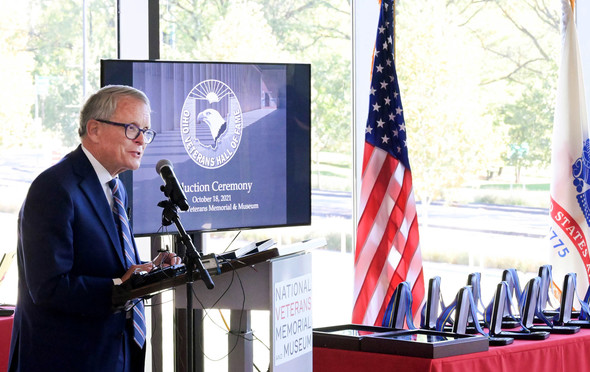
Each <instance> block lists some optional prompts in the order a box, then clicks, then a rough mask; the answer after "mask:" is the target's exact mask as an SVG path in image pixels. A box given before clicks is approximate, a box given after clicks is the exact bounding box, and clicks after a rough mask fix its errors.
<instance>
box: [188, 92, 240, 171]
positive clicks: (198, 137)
mask: <svg viewBox="0 0 590 372" xmlns="http://www.w3.org/2000/svg"><path fill="white" fill-rule="evenodd" d="M242 129H243V121H242V109H241V107H240V102H239V101H238V99H237V97H236V95H235V94H234V92H233V90H232V89H231V88H230V87H229V86H228V85H227V84H225V83H224V82H222V81H219V80H205V81H202V82H200V83H199V84H197V85H196V86H195V87H194V88H193V89H192V90H191V91H190V93H189V94H188V96H187V97H186V99H185V101H184V105H183V106H182V114H181V118H180V132H181V135H182V142H183V144H184V148H185V150H186V152H187V154H188V155H189V157H190V158H191V159H192V160H193V161H194V162H195V163H197V164H198V165H200V166H201V167H203V168H208V169H214V168H219V167H222V166H223V165H225V164H227V162H229V161H230V160H231V158H232V157H233V156H234V155H235V153H236V151H237V150H238V147H239V145H240V141H241V139H242Z"/></svg>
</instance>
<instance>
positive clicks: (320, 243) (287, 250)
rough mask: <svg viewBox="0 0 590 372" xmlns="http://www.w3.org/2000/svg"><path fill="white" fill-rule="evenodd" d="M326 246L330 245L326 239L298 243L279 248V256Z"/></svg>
mask: <svg viewBox="0 0 590 372" xmlns="http://www.w3.org/2000/svg"><path fill="white" fill-rule="evenodd" d="M326 245H328V242H326V239H325V238H316V239H309V240H303V241H300V242H298V243H294V244H289V245H283V246H279V247H278V250H279V256H286V255H289V254H294V253H299V252H304V251H310V250H312V249H316V248H322V247H325V246H326Z"/></svg>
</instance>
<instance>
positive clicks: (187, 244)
mask: <svg viewBox="0 0 590 372" xmlns="http://www.w3.org/2000/svg"><path fill="white" fill-rule="evenodd" d="M158 207H162V208H164V210H163V211H162V225H164V226H169V225H171V224H172V223H174V225H175V226H176V228H177V229H178V233H179V234H180V242H181V244H182V245H183V246H184V250H185V255H186V262H185V266H186V268H187V270H186V278H187V281H186V328H187V336H188V337H187V343H186V347H187V352H186V357H187V371H189V372H193V371H194V367H193V364H194V355H193V352H194V349H193V334H194V320H193V281H194V275H193V271H194V269H195V268H196V270H197V271H199V273H200V274H201V279H202V280H203V282H204V283H205V286H206V287H207V288H208V289H213V288H214V287H215V284H214V283H213V280H212V279H211V275H209V272H208V271H207V270H205V267H204V266H203V262H202V261H201V255H200V254H199V252H198V251H197V249H196V248H195V245H194V244H193V241H192V239H191V237H190V236H189V235H188V234H187V232H186V230H185V229H184V227H183V226H182V224H181V223H180V217H179V216H178V208H177V206H176V204H174V203H173V202H172V201H170V200H163V201H161V202H159V203H158Z"/></svg>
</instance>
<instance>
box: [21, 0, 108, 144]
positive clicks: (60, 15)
mask: <svg viewBox="0 0 590 372" xmlns="http://www.w3.org/2000/svg"><path fill="white" fill-rule="evenodd" d="M87 3H88V5H87V25H86V29H87V48H86V51H87V53H88V56H87V57H86V61H87V64H86V73H87V88H88V89H89V90H96V89H98V87H99V83H100V82H99V79H100V64H99V61H100V59H101V58H113V57H115V35H114V33H113V29H115V27H116V25H115V4H114V3H112V2H103V1H98V0H94V1H90V0H89V1H87ZM30 4H31V8H32V9H34V10H35V12H31V14H30V31H29V40H28V43H27V49H28V50H29V51H31V52H32V53H33V54H34V61H35V67H34V68H33V70H32V71H31V73H32V75H33V78H34V80H35V81H37V82H39V81H44V82H48V83H49V86H48V87H44V89H42V90H41V91H39V92H38V94H39V95H38V107H36V108H33V109H32V111H33V112H32V115H39V119H40V121H41V123H42V126H43V128H46V129H49V130H51V131H53V132H55V133H59V135H60V137H61V139H62V141H63V142H64V144H66V145H73V144H75V143H77V141H78V135H77V130H76V129H77V127H78V113H79V110H80V105H81V103H82V101H83V100H84V98H85V97H84V78H83V74H84V66H83V63H84V55H83V38H84V34H83V22H82V20H83V16H82V15H83V9H82V4H81V2H79V1H74V0H63V1H59V2H48V1H43V0H31V2H30Z"/></svg>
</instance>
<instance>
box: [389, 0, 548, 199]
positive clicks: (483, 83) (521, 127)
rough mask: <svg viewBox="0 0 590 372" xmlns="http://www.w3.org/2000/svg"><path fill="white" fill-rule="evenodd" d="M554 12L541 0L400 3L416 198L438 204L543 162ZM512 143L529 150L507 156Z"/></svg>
mask: <svg viewBox="0 0 590 372" xmlns="http://www.w3.org/2000/svg"><path fill="white" fill-rule="evenodd" d="M548 5H549V4H548ZM558 8H559V4H551V7H550V6H545V5H544V3H543V2H542V1H539V0H523V1H518V2H515V1H509V0H488V1H473V0H453V1H448V2H432V1H426V0H415V1H401V2H399V3H398V6H397V13H398V14H397V17H396V19H397V24H396V41H397V45H396V51H397V53H396V65H397V69H398V76H399V79H400V88H401V95H402V102H403V105H404V116H405V120H406V124H407V128H408V146H409V149H410V161H411V165H412V170H413V172H412V175H413V178H414V189H415V191H416V195H417V198H418V199H419V200H423V201H426V202H428V201H429V200H432V199H436V198H440V197H444V195H445V190H449V189H452V188H456V187H458V186H460V185H463V184H465V183H466V182H474V181H475V180H478V179H479V178H481V177H482V176H483V175H485V174H486V171H487V170H488V169H495V168H498V167H501V166H502V165H506V164H505V163H504V162H507V163H508V164H515V165H516V164H518V165H521V166H544V165H546V164H547V161H548V159H549V158H550V151H551V150H550V148H551V146H550V141H551V138H550V131H551V125H552V117H553V108H554V103H553V101H554V91H555V83H556V80H557V78H556V70H557V67H556V62H555V61H556V57H557V54H558V48H557V41H558V40H559V33H558V30H557V24H558V20H559V17H558V14H559V13H558V12H559V9H558ZM510 144H513V145H514V146H513V148H514V150H522V149H524V148H525V147H526V146H528V151H526V153H525V152H524V151H514V152H513V153H512V154H511V155H513V158H512V159H510V156H509V155H510V154H508V152H507V151H506V149H507V147H508V146H509V145H510ZM517 146H518V149H517ZM516 169H517V171H516V172H517V175H519V174H520V167H517V168H516ZM447 195H448V193H447Z"/></svg>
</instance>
